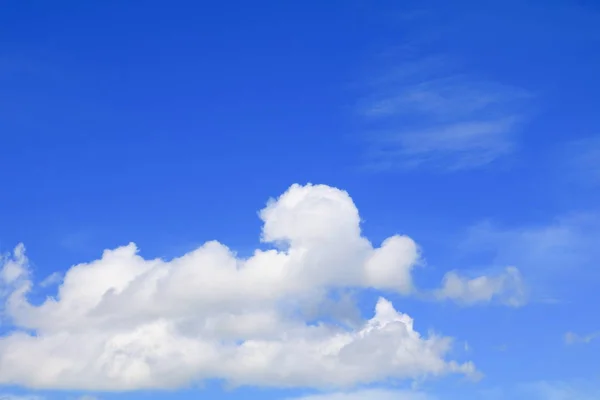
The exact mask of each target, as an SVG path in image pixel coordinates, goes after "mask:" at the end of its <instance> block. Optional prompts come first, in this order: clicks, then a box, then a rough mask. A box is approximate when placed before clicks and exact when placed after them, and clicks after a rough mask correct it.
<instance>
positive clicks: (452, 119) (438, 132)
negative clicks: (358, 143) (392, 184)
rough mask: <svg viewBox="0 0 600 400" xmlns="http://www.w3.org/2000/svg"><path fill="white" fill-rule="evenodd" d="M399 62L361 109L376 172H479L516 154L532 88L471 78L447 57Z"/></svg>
mask: <svg viewBox="0 0 600 400" xmlns="http://www.w3.org/2000/svg"><path fill="white" fill-rule="evenodd" d="M399 64H400V67H399V68H398V71H397V72H395V73H390V74H388V75H387V76H386V77H385V78H382V79H378V80H376V81H375V82H374V84H373V86H372V93H371V94H370V95H368V96H367V97H366V98H364V99H363V100H362V102H361V104H360V106H359V110H360V113H361V114H362V115H363V117H364V118H365V120H366V122H367V124H368V125H369V128H368V134H367V141H368V144H369V148H368V152H367V163H368V166H369V167H371V168H375V169H390V168H411V167H429V168H434V169H443V170H463V169H471V168H478V167H483V166H485V165H487V164H490V163H492V162H494V161H496V160H497V159H499V158H501V157H503V156H505V155H508V154H510V153H511V152H512V151H513V150H514V149H515V148H516V134H517V133H518V130H519V128H520V126H521V123H522V122H523V121H524V119H525V114H524V112H523V109H524V108H525V107H524V105H525V104H526V103H527V102H528V101H529V100H530V99H531V97H532V96H531V94H530V93H528V92H527V91H526V90H523V89H521V88H517V87H511V86H507V85H502V84H499V83H496V82H492V81H489V80H485V79H478V78H477V77H474V76H472V75H469V74H465V73H463V72H462V71H461V68H457V67H456V64H454V63H452V62H450V61H447V62H444V58H443V57H441V58H440V57H431V58H426V59H424V60H416V61H415V60H412V61H409V62H400V63H399Z"/></svg>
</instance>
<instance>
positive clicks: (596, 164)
mask: <svg viewBox="0 0 600 400" xmlns="http://www.w3.org/2000/svg"><path fill="white" fill-rule="evenodd" d="M567 168H568V170H569V171H570V172H571V176H572V177H573V178H574V180H575V181H577V182H580V183H583V184H591V185H594V186H595V185H600V135H595V136H588V137H584V138H580V139H577V140H575V141H573V142H571V143H570V144H569V145H568V146H567Z"/></svg>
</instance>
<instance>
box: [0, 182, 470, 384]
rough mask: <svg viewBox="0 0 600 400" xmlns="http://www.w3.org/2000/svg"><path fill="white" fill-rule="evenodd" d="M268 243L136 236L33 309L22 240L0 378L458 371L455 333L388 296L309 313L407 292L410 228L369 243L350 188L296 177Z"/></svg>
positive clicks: (108, 380) (0, 341)
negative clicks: (348, 314)
mask: <svg viewBox="0 0 600 400" xmlns="http://www.w3.org/2000/svg"><path fill="white" fill-rule="evenodd" d="M260 218H261V219H262V221H263V229H262V241H263V242H265V243H267V244H271V245H272V246H271V248H270V249H266V250H260V249H259V250H256V251H255V252H254V254H253V255H252V256H250V257H248V258H240V257H237V256H236V254H235V253H234V252H233V251H232V250H230V249H229V248H227V247H226V246H225V245H223V244H221V243H218V242H207V243H205V244H204V245H202V246H201V247H199V248H197V249H196V250H194V251H191V252H189V253H187V254H184V255H183V256H181V257H178V258H175V259H172V260H162V259H150V260H147V259H144V258H143V257H141V256H140V255H139V254H138V249H137V247H136V246H135V245H134V244H129V245H127V246H123V247H120V248H117V249H114V250H106V251H105V252H104V253H103V255H102V257H101V258H100V259H98V260H95V261H92V262H89V263H83V264H79V265H75V266H73V267H71V268H70V269H69V270H68V271H66V273H65V274H64V279H63V281H62V284H61V285H60V286H59V288H58V292H57V294H56V296H55V297H49V298H47V299H46V300H45V301H44V302H43V303H42V304H39V305H37V304H32V303H31V302H30V301H29V300H28V298H27V294H28V293H29V291H30V290H31V288H32V286H33V285H34V283H33V282H32V281H31V279H30V277H29V274H28V266H27V258H26V257H25V251H24V247H23V246H22V245H20V246H18V247H17V249H16V250H15V253H14V255H13V256H12V257H9V258H8V259H7V260H5V262H4V263H3V267H2V271H1V273H0V277H1V279H2V285H3V288H4V289H5V294H4V298H5V306H4V307H5V312H6V314H7V315H8V316H9V317H10V318H11V321H12V324H13V326H14V329H13V331H12V332H10V333H8V334H6V335H5V336H3V337H1V338H0V384H16V385H22V386H27V387H31V388H44V389H47V388H62V389H83V390H133V389H140V388H174V387H179V386H182V385H188V384H191V383H193V382H197V381H199V380H203V379H209V378H216V379H224V380H226V381H228V382H229V383H230V384H232V385H261V386H277V387H315V388H334V387H351V386H354V385H357V384H366V383H370V382H376V381H382V380H385V379H390V378H391V379H403V378H421V377H424V376H429V375H441V374H447V373H460V374H466V375H469V376H475V375H477V371H476V369H475V367H474V365H473V364H472V363H471V362H465V363H459V362H456V361H452V360H447V359H446V356H447V354H448V351H449V350H450V348H451V344H452V340H451V338H448V337H444V336H438V335H435V334H429V335H427V336H425V335H422V334H420V333H419V332H417V331H415V329H414V326H413V320H412V318H411V317H409V316H408V315H406V314H402V313H400V312H398V311H397V310H396V309H395V308H394V306H393V305H392V304H391V302H389V301H388V300H386V299H384V298H380V299H379V301H378V302H377V305H376V307H375V312H374V315H373V316H372V317H371V318H370V319H368V320H365V321H362V322H361V324H359V325H358V326H352V327H348V326H345V325H344V324H342V323H340V321H338V320H337V319H336V318H335V317H334V316H331V315H329V316H327V315H326V316H324V317H325V318H321V320H316V321H315V320H311V319H310V318H309V317H308V316H307V313H306V310H307V309H308V308H310V307H314V306H315V305H319V304H324V303H326V302H328V301H331V294H332V293H333V292H335V291H336V290H341V289H344V288H374V289H379V290H385V291H393V292H396V293H400V294H405V295H408V294H410V293H413V292H414V291H415V288H414V285H413V282H412V278H411V271H412V269H413V267H414V266H415V265H416V264H417V263H418V261H419V249H418V247H417V245H416V244H415V242H414V241H413V240H412V239H410V238H409V237H407V236H399V235H395V236H391V237H389V238H387V239H386V240H384V241H383V243H382V244H381V245H380V246H379V247H376V246H373V245H372V244H371V243H370V242H369V241H368V240H367V239H366V238H365V237H363V236H362V235H361V230H360V217H359V214H358V210H357V208H356V206H355V205H354V203H353V201H352V199H351V198H350V196H349V195H348V194H347V193H346V192H344V191H341V190H338V189H335V188H332V187H328V186H324V185H306V186H300V185H293V186H291V187H290V188H289V190H287V191H286V192H285V193H284V194H283V195H281V196H280V197H279V198H277V199H273V200H271V201H269V203H268V204H267V206H266V207H265V208H264V209H263V210H262V211H261V212H260Z"/></svg>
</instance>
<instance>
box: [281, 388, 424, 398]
mask: <svg viewBox="0 0 600 400" xmlns="http://www.w3.org/2000/svg"><path fill="white" fill-rule="evenodd" d="M434 399H435V397H433V396H431V395H429V394H426V393H424V392H417V391H412V390H394V389H365V390H357V391H352V392H335V393H324V394H316V395H309V396H304V397H300V398H295V399H288V400H434Z"/></svg>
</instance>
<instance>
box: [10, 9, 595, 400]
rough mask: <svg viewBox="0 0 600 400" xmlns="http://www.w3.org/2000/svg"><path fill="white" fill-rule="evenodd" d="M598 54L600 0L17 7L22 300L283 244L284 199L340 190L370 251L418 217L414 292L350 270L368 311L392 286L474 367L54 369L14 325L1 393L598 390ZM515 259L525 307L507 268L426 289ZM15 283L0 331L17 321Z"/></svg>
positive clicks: (16, 204)
mask: <svg viewBox="0 0 600 400" xmlns="http://www.w3.org/2000/svg"><path fill="white" fill-rule="evenodd" d="M598 71H600V2H598V1H593V0H587V1H585V0H579V1H576V0H546V1H533V0H532V1H517V0H509V1H491V0H490V1H474V0H458V1H454V2H444V1H441V0H428V1H405V2H394V1H388V0H376V1H363V0H349V1H328V2H316V1H307V2H278V1H267V0H265V1H258V2H243V1H223V2H192V1H186V0H177V1H172V2H165V1H158V0H151V1H146V2H127V3H125V2H118V1H104V2H85V3H82V2H75V1H67V0H65V1H61V2H41V1H32V2H19V1H7V2H4V3H3V4H2V5H1V6H0V144H2V149H3V150H4V151H3V153H2V164H3V166H4V167H3V168H1V169H0V180H1V181H2V182H3V190H2V193H1V195H0V253H7V254H8V253H9V252H12V251H13V249H14V248H15V246H17V245H18V244H19V243H23V244H24V245H25V247H26V252H27V257H28V259H29V265H30V269H31V273H32V278H31V279H32V282H35V285H34V288H33V289H32V290H31V292H30V293H29V294H28V299H29V301H30V302H31V304H32V305H40V304H42V302H43V301H44V300H45V299H46V298H47V296H56V295H57V286H59V285H61V276H63V275H64V274H65V273H67V271H69V270H70V269H71V267H73V266H74V265H77V264H82V263H90V262H92V261H94V260H97V259H100V258H101V257H102V254H103V251H104V250H105V249H115V248H117V247H119V246H125V245H127V244H128V243H130V242H135V243H136V245H137V247H138V248H139V254H140V255H141V256H143V257H144V258H145V259H153V258H156V257H161V258H164V259H166V260H170V259H173V258H175V257H180V256H183V255H184V254H186V253H188V252H190V251H192V250H193V249H195V248H197V247H199V246H201V245H202V244H203V243H205V242H207V241H210V240H218V241H219V242H221V243H223V244H225V245H227V246H229V248H231V249H232V250H234V251H236V252H237V254H238V255H239V256H240V257H250V256H251V255H252V254H253V252H254V250H255V249H257V248H258V249H265V248H268V247H269V244H265V243H264V242H261V228H262V222H261V220H260V218H259V216H258V214H257V213H258V212H259V210H261V209H263V208H264V207H265V205H266V204H267V201H268V200H269V198H277V197H278V196H280V195H281V194H283V193H284V192H286V191H287V190H288V188H289V187H290V186H291V185H293V184H296V183H297V184H300V185H305V184H308V183H312V184H324V185H328V186H331V187H335V188H339V189H342V190H345V191H347V192H348V194H349V196H350V197H351V198H352V200H353V201H354V204H355V205H356V208H357V209H358V211H359V213H360V217H361V227H362V232H363V235H364V236H365V237H367V238H368V239H369V240H371V242H372V243H373V244H374V245H375V246H379V245H380V244H381V242H382V240H384V239H385V238H387V237H389V236H391V235H394V234H402V235H408V236H410V237H411V238H412V239H414V241H415V242H416V243H417V244H418V246H419V248H420V251H421V255H422V259H421V261H420V263H419V265H418V266H416V267H415V268H414V269H413V271H412V277H413V280H414V283H415V287H416V288H420V289H423V290H424V292H423V293H416V294H415V295H414V296H405V295H401V294H398V293H394V292H390V291H386V290H378V289H376V288H356V287H352V288H351V289H352V293H353V301H354V302H355V305H356V307H357V309H358V311H359V312H360V316H359V317H360V318H361V319H362V320H364V319H370V318H371V317H372V316H373V307H374V306H375V303H376V300H377V298H378V297H380V296H385V297H386V298H388V299H389V300H391V301H392V302H393V303H394V306H395V308H396V309H397V310H398V311H401V312H403V313H406V314H408V315H410V316H411V317H412V318H414V321H415V329H416V330H417V331H418V332H421V333H422V334H426V333H427V332H428V331H430V330H433V331H435V332H439V333H440V334H441V335H444V336H449V337H452V338H454V339H455V340H454V344H453V347H452V350H450V351H449V353H448V354H447V356H446V358H447V359H448V360H458V361H459V362H464V361H467V360H470V361H473V362H474V363H475V365H476V366H477V369H478V370H479V371H480V372H481V373H482V374H483V378H482V379H481V380H477V381H471V380H469V379H466V378H465V377H463V376H460V375H456V374H452V373H451V374H448V375H444V376H439V377H438V376H428V377H427V378H425V379H421V378H420V377H419V378H418V379H416V380H414V379H412V378H410V377H408V378H406V379H405V378H402V379H400V378H398V379H396V378H389V379H377V380H373V381H371V382H367V383H362V384H357V385H350V386H346V387H341V386H336V385H335V384H332V386H331V388H329V389H328V390H326V391H323V388H322V387H321V386H319V385H317V384H316V383H315V384H314V385H313V384H312V383H311V382H305V383H304V384H303V385H297V386H295V387H287V388H286V387H284V386H285V385H277V384H275V385H274V386H275V387H264V385H262V384H261V383H260V379H258V378H256V380H255V381H256V384H249V385H247V386H244V387H241V388H229V387H228V383H227V382H226V381H227V379H225V378H224V379H223V380H224V382H223V381H222V380H220V379H214V380H210V381H209V382H204V383H198V382H196V383H194V384H192V383H191V382H193V381H194V379H188V380H187V381H185V382H183V383H180V384H178V385H177V387H176V388H175V389H170V390H168V391H164V390H158V389H157V390H152V391H149V390H146V389H140V390H138V389H137V388H135V387H134V388H132V389H131V390H127V391H117V392H113V391H111V390H108V391H103V390H97V388H91V387H90V389H89V390H88V389H86V388H73V387H69V384H64V383H63V382H58V381H57V382H50V383H48V382H46V383H45V384H44V385H46V387H41V386H39V385H38V386H36V385H35V384H33V383H32V384H27V382H29V381H27V379H26V378H19V379H22V381H19V380H18V379H17V378H13V375H11V373H9V370H10V369H11V361H10V360H12V359H11V358H9V357H4V355H3V354H2V352H3V351H7V350H6V345H4V344H0V385H5V386H4V387H0V399H3V398H6V399H10V400H13V399H15V400H17V399H19V398H21V397H22V398H23V399H27V398H30V397H28V396H39V397H40V398H44V399H65V398H68V399H71V398H72V399H77V398H79V397H81V396H88V395H89V396H94V397H96V398H98V399H125V398H126V399H138V398H139V399H163V398H169V399H171V398H175V399H192V398H203V397H206V398H211V399H217V400H218V399H231V400H234V399H273V400H284V399H286V400H287V399H304V398H305V396H313V395H314V396H323V397H314V400H317V399H318V400H362V399H367V398H370V399H373V400H388V399H396V398H397V399H407V400H409V399H439V400H447V399H448V400H454V399H461V400H470V399H503V398H514V399H517V400H518V399H521V398H523V399H534V400H535V399H540V400H562V399H582V400H587V399H595V398H600V364H599V363H598V358H599V356H600V337H598V335H597V332H600V317H598V312H597V308H598V305H599V304H600V294H599V293H598V290H597V287H598V285H599V284H600V272H599V269H598V263H599V260H600V246H599V244H600V206H599V205H600V113H599V112H598V110H600V78H599V76H600V75H599V72H598ZM7 257H8V256H7ZM6 260H7V258H5V259H4V261H3V263H4V264H6V263H7V261H6ZM506 267H516V268H517V269H518V270H519V271H520V274H521V276H522V287H521V286H520V287H519V288H520V289H522V290H523V296H522V298H520V299H521V301H520V303H519V304H518V306H514V304H512V305H511V304H509V302H508V301H505V299H504V298H502V297H500V291H501V290H502V289H504V286H502V287H498V288H496V289H495V290H497V292H498V297H494V298H492V299H491V300H489V301H487V300H486V301H480V302H478V303H477V304H465V303H464V302H463V303H461V302H460V301H456V302H453V301H441V300H440V299H438V298H431V296H429V295H428V293H429V292H427V290H430V289H434V288H437V287H439V286H440V284H441V283H440V282H442V280H443V277H444V276H445V274H446V273H448V272H449V271H457V272H458V273H459V274H460V275H461V276H467V277H469V278H475V277H477V276H482V275H485V276H503V275H501V274H502V271H504V270H505V268H506ZM53 273H57V274H56V275H55V277H56V279H54V281H53V282H51V281H48V282H47V283H48V284H47V285H46V284H44V285H41V284H40V283H41V282H42V281H43V280H44V279H45V278H46V277H48V276H50V275H51V274H53ZM498 274H500V275H498ZM340 279H341V277H340ZM507 285H508V284H507ZM342 289H346V288H345V287H343V288H342ZM82 290H83V291H85V288H82ZM0 292H1V293H0V295H1V297H2V303H3V305H2V307H1V308H0V309H1V310H2V314H3V320H2V324H1V325H0V332H1V333H2V339H0V341H4V340H5V338H7V337H9V336H10V335H11V332H13V331H15V330H16V331H20V330H23V329H25V327H23V326H22V325H19V324H18V323H16V322H15V321H13V320H11V318H4V314H5V312H4V309H5V308H7V307H8V306H7V304H8V300H7V299H6V296H7V295H6V290H5V289H4V287H3V286H1V285H0ZM463 294H464V293H463ZM465 296H466V295H465ZM434 297H435V296H434ZM503 299H504V300H503ZM467 303H468V301H467ZM569 332H570V334H569ZM38 334H39V335H40V336H41V337H43V335H42V333H41V331H40V332H38ZM569 335H571V336H569ZM568 338H570V339H568ZM40 340H41V339H40ZM6 343H8V342H6ZM40 354H43V353H40ZM274 368H275V369H276V367H274ZM219 371H220V372H219V374H221V375H219V374H217V375H216V376H224V375H227V374H225V373H224V372H222V371H221V370H219ZM388 372H389V371H388ZM223 374H224V375H223ZM209 375H210V374H209ZM409 375H410V374H409ZM23 376H25V375H23ZM232 376H233V375H232ZM390 376H392V375H390ZM11 379H12V381H11ZM32 379H33V378H32ZM32 382H33V381H32ZM65 385H66V386H65ZM190 385H192V386H193V387H190ZM42 386H43V385H42ZM292 386H293V385H292ZM3 395H4V396H5V397H2V396H3ZM11 396H13V397H11ZM336 396H337V397H336ZM344 396H345V397H344ZM307 398H308V399H311V400H312V399H313V397H307Z"/></svg>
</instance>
